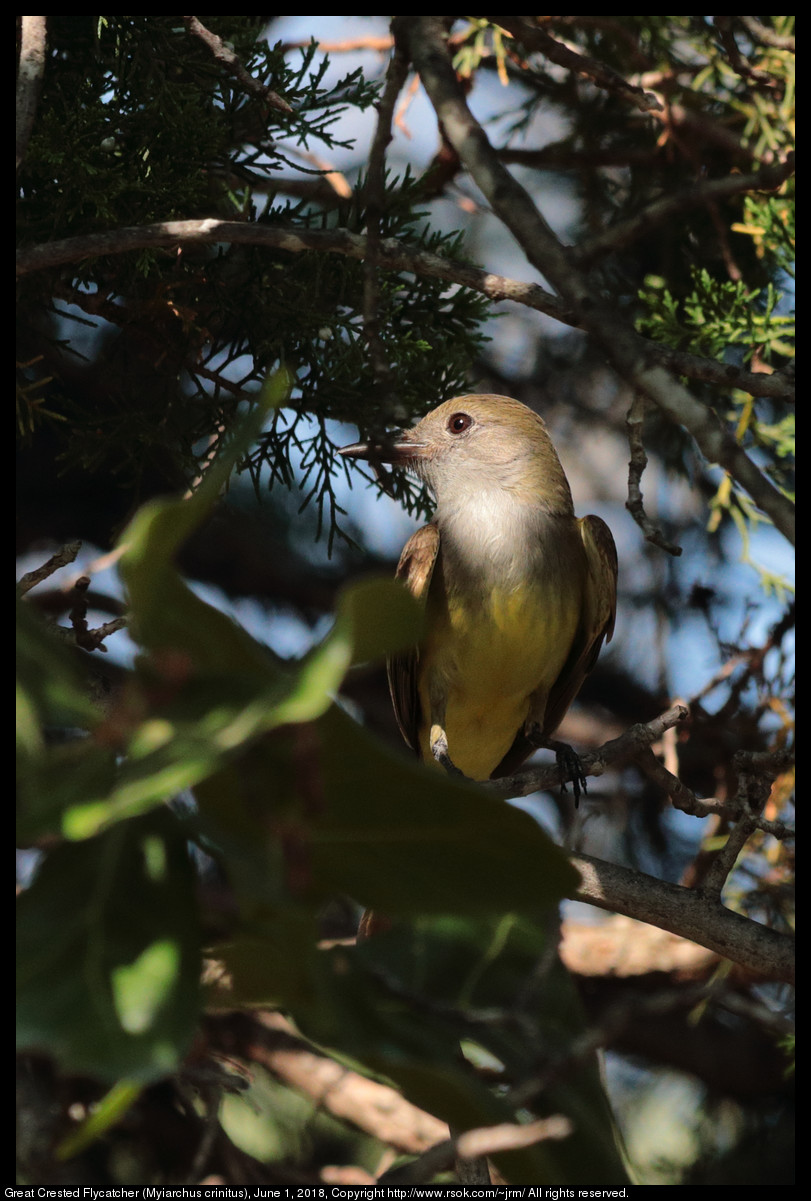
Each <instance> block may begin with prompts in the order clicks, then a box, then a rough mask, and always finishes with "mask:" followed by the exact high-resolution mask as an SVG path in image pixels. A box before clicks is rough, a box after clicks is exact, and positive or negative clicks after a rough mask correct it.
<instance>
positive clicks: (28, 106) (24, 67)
mask: <svg viewBox="0 0 811 1201" xmlns="http://www.w3.org/2000/svg"><path fill="white" fill-rule="evenodd" d="M20 20H21V22H22V36H21V45H20V65H19V68H18V71H17V170H18V171H19V169H20V164H21V163H22V161H23V159H24V158H25V152H26V149H27V148H28V140H29V138H30V137H31V130H32V129H33V128H34V117H35V116H36V112H37V101H38V100H39V93H40V90H41V88H42V77H43V75H44V73H45V50H46V45H47V41H46V38H47V28H46V21H47V17H21V18H20Z"/></svg>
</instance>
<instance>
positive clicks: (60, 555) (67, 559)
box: [17, 542, 82, 596]
mask: <svg viewBox="0 0 811 1201" xmlns="http://www.w3.org/2000/svg"><path fill="white" fill-rule="evenodd" d="M81 549H82V544H81V542H68V543H67V545H66V546H63V547H62V549H61V550H58V551H57V552H56V554H55V555H51V557H50V559H48V561H47V562H46V563H43V564H42V566H41V567H36V568H35V569H34V570H33V571H28V572H26V574H25V575H24V576H23V577H22V578H21V579H20V581H19V583H18V584H17V592H18V595H19V596H25V594H26V592H30V591H31V589H32V588H35V587H36V586H37V584H41V583H42V581H43V580H47V579H48V577H49V576H52V575H53V574H54V572H55V571H59V569H60V568H61V567H67V565H68V563H73V562H74V560H75V558H76V556H77V555H78V553H79V551H80V550H81Z"/></svg>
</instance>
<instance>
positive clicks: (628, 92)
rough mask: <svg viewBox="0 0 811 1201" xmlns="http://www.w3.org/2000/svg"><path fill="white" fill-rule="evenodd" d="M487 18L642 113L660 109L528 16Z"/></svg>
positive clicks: (654, 100) (658, 104)
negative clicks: (541, 27)
mask: <svg viewBox="0 0 811 1201" xmlns="http://www.w3.org/2000/svg"><path fill="white" fill-rule="evenodd" d="M488 19H489V20H491V21H493V22H495V24H497V25H500V26H501V27H502V28H503V29H506V30H508V32H509V33H511V34H512V35H513V37H515V38H517V39H518V41H520V42H521V43H522V45H524V46H526V48H527V49H528V50H537V51H538V52H539V53H541V54H543V55H544V57H545V58H548V59H549V60H550V62H553V63H557V65H558V66H559V67H565V68H566V70H567V71H574V72H575V74H577V75H583V76H585V78H586V79H590V80H591V82H592V83H593V84H594V85H595V86H596V87H598V88H602V89H603V91H606V92H610V93H611V94H612V95H614V96H619V98H620V99H621V100H625V101H627V102H628V103H629V104H632V105H633V106H634V107H635V108H638V109H639V110H640V111H641V112H643V113H649V112H651V111H652V110H654V109H661V108H662V103H661V101H660V100H659V99H658V98H657V97H656V96H654V95H653V94H652V93H651V92H646V91H644V89H643V88H640V87H637V86H636V85H635V84H632V83H629V82H628V81H627V79H623V77H622V76H621V75H619V74H618V73H617V72H616V71H614V70H613V69H612V68H611V67H609V66H607V65H606V64H605V63H602V62H600V61H599V60H598V59H596V58H592V57H591V56H590V55H588V54H583V53H582V52H581V51H580V50H575V49H574V48H572V47H569V46H566V45H565V44H564V43H563V42H560V41H558V40H557V39H556V38H553V37H550V35H549V34H548V33H546V32H545V31H544V30H543V29H540V28H539V27H538V26H537V25H533V24H532V23H531V18H529V17H500V16H491V17H489V18H488Z"/></svg>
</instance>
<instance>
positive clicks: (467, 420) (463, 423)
mask: <svg viewBox="0 0 811 1201" xmlns="http://www.w3.org/2000/svg"><path fill="white" fill-rule="evenodd" d="M472 424H473V418H472V417H471V416H470V414H469V413H454V414H453V415H452V416H451V417H449V418H448V430H449V431H450V433H452V434H463V433H464V432H465V430H469V429H470V427H471V425H472Z"/></svg>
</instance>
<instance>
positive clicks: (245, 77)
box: [183, 17, 293, 113]
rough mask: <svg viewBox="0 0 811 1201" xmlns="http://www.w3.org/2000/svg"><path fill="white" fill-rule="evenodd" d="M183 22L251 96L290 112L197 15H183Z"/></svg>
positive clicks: (287, 105)
mask: <svg viewBox="0 0 811 1201" xmlns="http://www.w3.org/2000/svg"><path fill="white" fill-rule="evenodd" d="M183 24H184V25H185V26H186V28H187V30H188V31H189V33H190V34H192V35H193V36H194V37H196V38H199V39H200V41H201V42H202V43H203V44H204V45H205V46H207V47H208V49H209V50H210V51H211V53H212V54H213V55H214V57H215V58H216V60H217V62H218V63H222V65H223V66H224V67H225V69H226V70H227V71H228V72H229V74H231V75H233V76H234V78H235V79H237V80H238V81H239V82H240V83H241V84H242V86H243V88H244V89H245V91H246V92H249V93H250V95H251V96H256V97H258V98H259V99H260V100H261V101H263V103H265V104H267V105H268V106H269V107H270V108H276V109H278V110H279V112H282V113H292V111H293V110H292V108H291V107H290V105H289V104H288V103H287V101H286V100H283V99H282V97H281V96H280V95H279V94H278V92H274V91H273V90H272V89H271V88H267V87H265V85H264V84H263V83H262V82H261V81H260V80H258V79H254V77H253V75H251V73H250V71H246V70H245V68H244V67H243V65H242V63H241V62H240V61H239V59H238V58H237V56H236V54H234V52H233V50H231V49H230V47H228V46H226V44H225V42H224V41H223V40H222V38H220V37H217V35H216V33H212V32H211V30H210V29H206V27H205V25H203V24H202V23H201V22H200V20H199V19H198V18H197V17H184V18H183Z"/></svg>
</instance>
